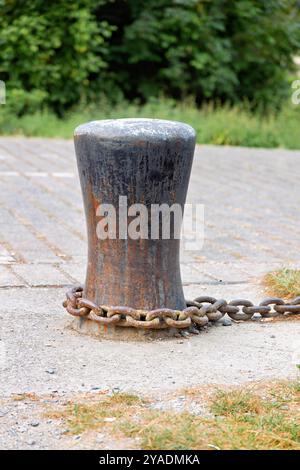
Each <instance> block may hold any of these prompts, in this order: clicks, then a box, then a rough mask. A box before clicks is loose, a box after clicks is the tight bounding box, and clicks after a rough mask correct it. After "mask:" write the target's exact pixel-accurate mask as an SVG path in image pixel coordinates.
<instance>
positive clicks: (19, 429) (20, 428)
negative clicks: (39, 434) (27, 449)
mask: <svg viewBox="0 0 300 470" xmlns="http://www.w3.org/2000/svg"><path fill="white" fill-rule="evenodd" d="M17 431H18V432H21V433H23V432H26V431H27V427H26V426H18V429H17Z"/></svg>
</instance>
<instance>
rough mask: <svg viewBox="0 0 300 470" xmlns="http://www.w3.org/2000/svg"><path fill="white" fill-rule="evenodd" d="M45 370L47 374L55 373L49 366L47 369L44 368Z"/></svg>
mask: <svg viewBox="0 0 300 470" xmlns="http://www.w3.org/2000/svg"><path fill="white" fill-rule="evenodd" d="M45 372H47V374H51V375H53V374H55V370H54V369H51V367H50V368H49V369H46V370H45Z"/></svg>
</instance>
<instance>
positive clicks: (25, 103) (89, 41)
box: [0, 0, 113, 114]
mask: <svg viewBox="0 0 300 470" xmlns="http://www.w3.org/2000/svg"><path fill="white" fill-rule="evenodd" d="M101 3H103V2H101V1H100V2H99V1H96V0H77V1H76V2H72V1H66V0H57V1H55V2H44V1H43V0H30V1H18V0H7V1H5V0H2V1H1V2H0V6H1V16H0V51H1V52H0V54H1V62H0V77H1V79H2V80H4V81H5V82H6V84H7V106H9V107H11V109H12V111H14V112H16V113H18V114H21V113H23V112H30V111H32V110H33V109H38V108H40V107H41V104H44V105H48V106H50V107H51V108H52V109H54V110H55V111H56V112H58V113H62V111H63V110H64V109H65V108H66V107H68V106H70V105H72V104H75V103H78V102H79V101H80V100H81V99H83V98H85V97H91V96H92V93H93V92H94V91H95V89H94V88H93V83H92V82H91V77H92V76H93V75H94V74H100V73H101V72H102V70H104V69H105V67H106V66H107V58H106V56H107V53H108V46H107V44H108V40H109V38H110V36H111V33H112V31H113V27H112V26H110V25H109V24H108V23H107V22H106V21H98V20H97V19H96V16H95V15H94V14H93V8H94V7H95V5H96V4H97V5H99V4H101Z"/></svg>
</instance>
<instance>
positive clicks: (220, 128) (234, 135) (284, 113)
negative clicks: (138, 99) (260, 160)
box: [0, 99, 300, 149]
mask: <svg viewBox="0 0 300 470" xmlns="http://www.w3.org/2000/svg"><path fill="white" fill-rule="evenodd" d="M5 109H6V106H1V107H0V134H21V135H27V136H36V137H63V138H72V134H73V130H74V128H75V127H76V126H78V125H79V124H81V123H82V122H87V121H91V120H95V119H117V118H124V117H147V118H151V117H152V118H161V119H173V120H176V121H184V122H186V123H188V124H190V125H191V126H193V127H194V128H195V129H196V132H197V141H198V143H201V144H215V145H240V146H247V147H270V148H272V147H285V148H289V149H300V133H299V119H300V108H299V107H297V106H291V105H289V104H287V105H285V106H284V107H283V108H282V110H281V111H280V112H277V113H276V114H272V113H270V114H268V115H267V116H265V117H263V116H262V115H261V114H260V113H258V112H255V113H254V112H252V111H250V110H249V109H248V108H247V107H238V106H234V107H230V106H228V105H226V106H222V107H219V106H213V105H210V104H208V105H206V106H203V107H202V108H201V109H198V108H197V107H196V106H195V105H193V103H190V102H189V101H183V102H181V103H177V104H176V103H175V102H174V101H172V100H170V99H168V100H166V99H159V100H156V99H152V100H150V101H149V102H148V103H146V104H144V105H137V104H134V103H129V102H126V101H120V102H119V103H118V104H115V105H113V106H112V105H111V103H110V102H109V101H107V100H101V101H100V102H98V103H97V104H95V105H92V106H91V105H90V106H82V107H81V108H79V109H74V110H73V111H69V112H67V113H66V115H65V116H64V118H63V119H60V118H58V117H57V116H56V115H55V114H54V113H53V112H49V111H47V110H45V111H43V112H36V113H34V114H27V115H24V116H21V117H18V116H15V115H12V114H7V113H5ZM3 111H4V112H3Z"/></svg>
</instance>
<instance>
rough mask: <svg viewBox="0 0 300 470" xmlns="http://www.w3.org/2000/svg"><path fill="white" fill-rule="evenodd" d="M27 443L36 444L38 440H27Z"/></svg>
mask: <svg viewBox="0 0 300 470" xmlns="http://www.w3.org/2000/svg"><path fill="white" fill-rule="evenodd" d="M27 444H28V445H29V446H34V445H35V444H36V441H34V440H31V441H27Z"/></svg>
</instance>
